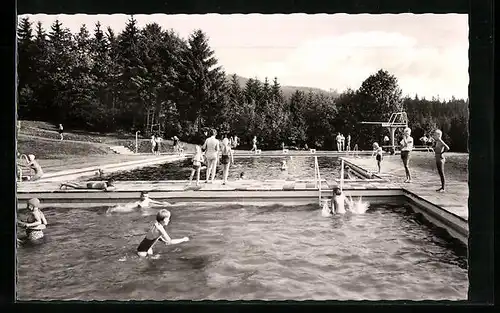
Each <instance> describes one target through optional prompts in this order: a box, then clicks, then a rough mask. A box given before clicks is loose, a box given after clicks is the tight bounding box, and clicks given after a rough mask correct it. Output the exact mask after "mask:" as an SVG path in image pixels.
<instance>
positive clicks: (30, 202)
mask: <svg viewBox="0 0 500 313" xmlns="http://www.w3.org/2000/svg"><path fill="white" fill-rule="evenodd" d="M39 206H40V200H38V198H31V199H29V200H28V203H27V208H28V209H30V210H34V209H35V208H38V207H39Z"/></svg>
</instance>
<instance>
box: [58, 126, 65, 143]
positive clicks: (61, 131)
mask: <svg viewBox="0 0 500 313" xmlns="http://www.w3.org/2000/svg"><path fill="white" fill-rule="evenodd" d="M58 132H59V139H60V140H63V139H64V135H63V132H64V128H63V126H62V124H59V129H58Z"/></svg>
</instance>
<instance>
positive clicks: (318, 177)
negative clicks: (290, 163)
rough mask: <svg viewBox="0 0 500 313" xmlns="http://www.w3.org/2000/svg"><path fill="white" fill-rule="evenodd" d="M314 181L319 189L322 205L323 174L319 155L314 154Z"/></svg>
mask: <svg viewBox="0 0 500 313" xmlns="http://www.w3.org/2000/svg"><path fill="white" fill-rule="evenodd" d="M314 182H315V185H316V188H318V191H319V195H318V198H319V199H318V200H319V205H320V206H321V174H320V172H319V164H318V157H317V156H314Z"/></svg>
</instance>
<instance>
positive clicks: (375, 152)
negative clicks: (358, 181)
mask: <svg viewBox="0 0 500 313" xmlns="http://www.w3.org/2000/svg"><path fill="white" fill-rule="evenodd" d="M374 155H375V159H376V160H377V168H378V172H377V173H379V174H380V163H382V147H380V146H379V145H378V143H377V142H374V143H373V153H372V157H373V156H374Z"/></svg>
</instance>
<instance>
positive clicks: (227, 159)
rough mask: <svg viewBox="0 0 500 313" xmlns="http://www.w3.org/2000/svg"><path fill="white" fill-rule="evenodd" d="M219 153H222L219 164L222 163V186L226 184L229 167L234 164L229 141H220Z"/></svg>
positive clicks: (225, 139)
mask: <svg viewBox="0 0 500 313" xmlns="http://www.w3.org/2000/svg"><path fill="white" fill-rule="evenodd" d="M221 152H222V156H221V163H222V177H223V181H222V184H223V185H225V184H227V176H228V175H229V165H230V164H233V163H234V156H233V150H232V149H231V146H230V145H229V140H228V139H227V138H224V139H223V140H222V149H221Z"/></svg>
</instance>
